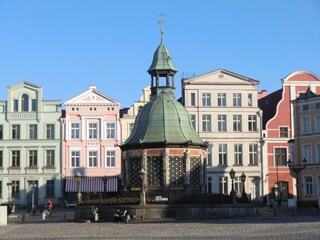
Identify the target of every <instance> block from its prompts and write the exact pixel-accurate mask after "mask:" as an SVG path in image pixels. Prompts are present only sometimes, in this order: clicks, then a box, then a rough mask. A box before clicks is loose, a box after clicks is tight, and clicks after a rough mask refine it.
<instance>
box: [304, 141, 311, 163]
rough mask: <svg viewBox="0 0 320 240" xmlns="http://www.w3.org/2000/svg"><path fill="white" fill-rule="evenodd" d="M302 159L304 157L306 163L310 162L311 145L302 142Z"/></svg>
mask: <svg viewBox="0 0 320 240" xmlns="http://www.w3.org/2000/svg"><path fill="white" fill-rule="evenodd" d="M302 159H306V160H307V163H311V162H312V145H311V144H302Z"/></svg>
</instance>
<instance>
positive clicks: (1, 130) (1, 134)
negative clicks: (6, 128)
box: [0, 125, 3, 140]
mask: <svg viewBox="0 0 320 240" xmlns="http://www.w3.org/2000/svg"><path fill="white" fill-rule="evenodd" d="M2 139H3V125H0V140H2Z"/></svg>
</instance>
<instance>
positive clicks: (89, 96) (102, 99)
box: [65, 87, 120, 105]
mask: <svg viewBox="0 0 320 240" xmlns="http://www.w3.org/2000/svg"><path fill="white" fill-rule="evenodd" d="M82 104H95V105H120V103H119V102H118V101H116V100H114V99H113V98H111V97H109V96H107V95H105V94H103V93H102V92H100V91H98V90H97V89H96V88H95V87H89V89H88V90H87V91H85V92H83V93H81V94H80V95H78V96H76V97H74V98H72V99H70V100H68V101H66V102H65V105H82Z"/></svg>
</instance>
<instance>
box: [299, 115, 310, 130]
mask: <svg viewBox="0 0 320 240" xmlns="http://www.w3.org/2000/svg"><path fill="white" fill-rule="evenodd" d="M310 127H311V126H310V116H302V117H301V134H309V133H310V132H311V129H310Z"/></svg>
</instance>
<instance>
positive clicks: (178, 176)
mask: <svg viewBox="0 0 320 240" xmlns="http://www.w3.org/2000/svg"><path fill="white" fill-rule="evenodd" d="M185 162H186V161H185V158H184V157H169V182H170V186H184V184H185V175H186V163H185Z"/></svg>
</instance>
